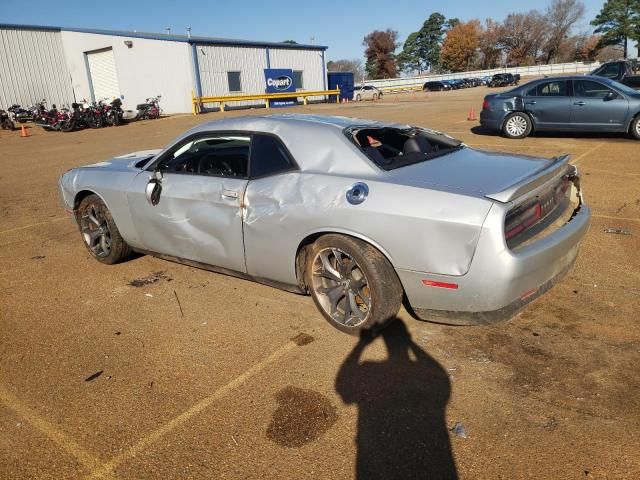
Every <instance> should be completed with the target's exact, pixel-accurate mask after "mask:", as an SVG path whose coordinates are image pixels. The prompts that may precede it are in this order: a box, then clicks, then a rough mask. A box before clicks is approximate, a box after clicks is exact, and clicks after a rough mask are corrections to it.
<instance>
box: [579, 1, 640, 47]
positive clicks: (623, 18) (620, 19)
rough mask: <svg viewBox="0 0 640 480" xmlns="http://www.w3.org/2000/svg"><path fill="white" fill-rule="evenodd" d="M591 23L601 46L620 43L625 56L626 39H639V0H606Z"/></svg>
mask: <svg viewBox="0 0 640 480" xmlns="http://www.w3.org/2000/svg"><path fill="white" fill-rule="evenodd" d="M591 25H593V26H594V27H596V29H595V33H600V34H601V35H602V36H601V37H600V45H601V46H607V45H622V47H623V49H624V58H627V53H628V52H627V42H628V40H629V39H632V40H637V41H640V0H607V1H606V2H605V4H604V6H603V7H602V10H600V13H599V14H598V15H597V16H596V18H594V19H593V20H592V21H591Z"/></svg>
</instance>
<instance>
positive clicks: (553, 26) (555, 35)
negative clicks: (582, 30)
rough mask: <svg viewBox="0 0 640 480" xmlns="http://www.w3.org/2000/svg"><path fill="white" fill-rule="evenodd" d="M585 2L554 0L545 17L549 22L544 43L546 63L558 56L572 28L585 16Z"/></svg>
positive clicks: (578, 0)
mask: <svg viewBox="0 0 640 480" xmlns="http://www.w3.org/2000/svg"><path fill="white" fill-rule="evenodd" d="M584 10H585V9H584V3H582V2H581V1H580V0H552V2H551V3H550V4H549V6H548V7H547V10H546V12H545V16H544V19H545V21H546V23H547V39H546V42H545V45H544V52H545V57H546V63H551V60H552V59H554V58H555V57H556V56H557V53H558V50H559V49H560V48H561V46H562V42H563V41H564V40H565V39H566V38H567V37H568V36H569V33H570V32H571V28H572V27H573V26H574V25H575V23H576V22H577V21H578V20H580V19H581V18H582V17H583V16H584Z"/></svg>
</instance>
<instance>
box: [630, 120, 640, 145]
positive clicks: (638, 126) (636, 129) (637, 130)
mask: <svg viewBox="0 0 640 480" xmlns="http://www.w3.org/2000/svg"><path fill="white" fill-rule="evenodd" d="M631 135H632V136H633V138H635V139H636V140H640V115H637V116H636V118H634V119H633V120H632V121H631Z"/></svg>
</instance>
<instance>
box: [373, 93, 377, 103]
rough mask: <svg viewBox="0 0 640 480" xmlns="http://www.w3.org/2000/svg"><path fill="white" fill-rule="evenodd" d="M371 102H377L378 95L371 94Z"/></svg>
mask: <svg viewBox="0 0 640 480" xmlns="http://www.w3.org/2000/svg"><path fill="white" fill-rule="evenodd" d="M373 101H374V102H377V101H378V94H377V93H374V94H373Z"/></svg>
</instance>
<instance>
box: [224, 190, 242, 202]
mask: <svg viewBox="0 0 640 480" xmlns="http://www.w3.org/2000/svg"><path fill="white" fill-rule="evenodd" d="M222 196H223V197H224V198H231V199H234V200H235V199H237V198H238V192H236V191H234V190H222Z"/></svg>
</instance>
